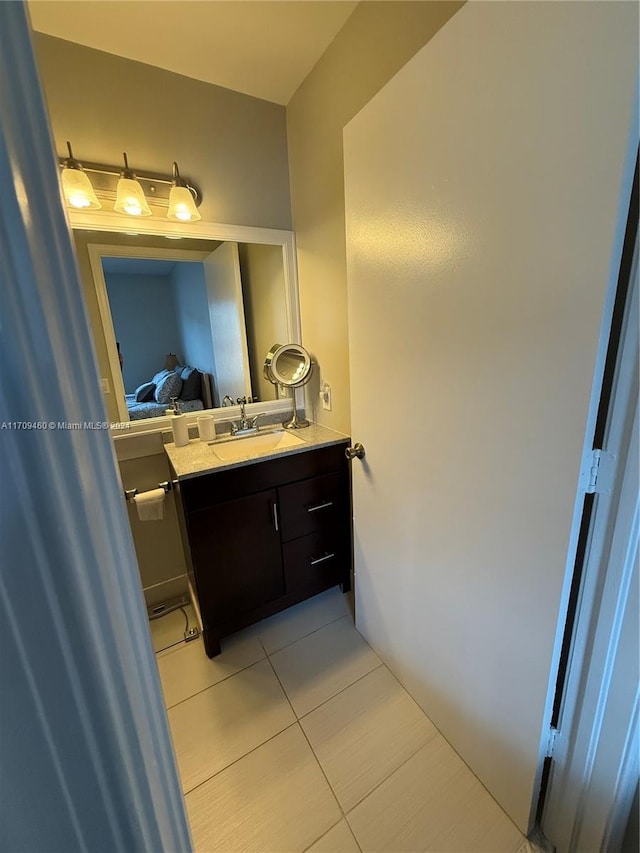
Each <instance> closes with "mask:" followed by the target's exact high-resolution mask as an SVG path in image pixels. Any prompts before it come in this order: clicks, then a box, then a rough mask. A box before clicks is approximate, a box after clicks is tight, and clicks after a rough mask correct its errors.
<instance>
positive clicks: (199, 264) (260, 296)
mask: <svg viewBox="0 0 640 853" xmlns="http://www.w3.org/2000/svg"><path fill="white" fill-rule="evenodd" d="M70 219H71V225H72V228H73V236H74V241H75V244H76V250H77V255H78V262H79V267H80V274H81V277H82V280H83V285H84V290H85V300H86V304H87V309H88V313H89V319H90V323H91V327H92V331H93V337H94V342H95V348H96V353H97V357H98V364H99V370H100V377H101V381H102V387H103V392H104V396H105V401H106V405H107V410H108V415H109V418H110V420H111V422H113V423H122V422H129V425H128V432H129V433H131V432H139V431H146V430H149V429H163V428H166V420H165V418H164V409H163V408H162V407H158V408H157V412H158V414H157V416H155V415H151V416H149V415H148V414H147V413H145V414H143V415H140V414H138V413H137V412H135V408H136V407H135V406H132V402H134V401H133V400H132V395H133V394H134V392H135V391H136V389H137V388H138V387H139V386H140V385H142V384H144V383H145V382H149V381H150V380H151V379H152V377H153V376H154V374H157V373H158V372H160V371H162V370H163V369H165V368H168V367H170V366H172V362H173V363H175V362H177V363H178V364H180V365H188V366H191V367H194V368H196V369H197V370H198V371H202V372H203V373H204V374H205V375H206V376H208V377H211V380H212V382H211V390H212V403H213V410H214V411H215V409H216V408H218V407H220V406H221V405H222V400H223V398H224V397H225V396H226V395H228V396H230V397H232V398H233V399H236V398H237V397H238V396H247V397H251V398H254V399H256V401H257V402H256V403H255V404H254V405H256V406H259V408H260V410H261V411H265V410H266V411H274V412H277V411H283V410H287V409H290V408H291V397H290V396H289V395H288V394H287V395H286V396H287V399H282V397H283V393H282V392H281V391H280V390H279V389H278V387H277V386H274V385H272V384H271V383H270V382H269V381H268V380H267V379H266V378H265V376H264V374H263V360H264V353H265V351H266V350H267V349H268V348H269V346H270V344H271V342H272V341H273V340H278V339H280V340H282V339H284V340H289V341H292V342H294V343H298V342H299V341H300V312H299V302H298V288H297V276H296V262H295V243H294V235H293V232H289V231H279V230H272V229H263V228H253V227H244V226H226V225H216V224H212V223H205V222H197V223H190V224H188V225H183V224H177V223H172V222H167V221H149V220H147V221H145V222H138V221H136V222H135V223H131V221H130V219H129V217H122V216H118V215H116V214H108V213H104V212H96V213H91V212H76V211H73V212H70ZM133 229H135V233H133ZM167 356H170V360H169V362H167ZM139 396H140V395H139ZM203 396H204V398H205V399H206V395H203ZM184 408H185V411H187V412H189V411H190V409H189V406H185V407H184ZM193 411H194V412H195V410H193ZM201 411H202V410H201V409H200V407H199V406H198V412H201ZM160 412H162V414H160ZM225 414H226V413H225ZM194 418H195V414H194Z"/></svg>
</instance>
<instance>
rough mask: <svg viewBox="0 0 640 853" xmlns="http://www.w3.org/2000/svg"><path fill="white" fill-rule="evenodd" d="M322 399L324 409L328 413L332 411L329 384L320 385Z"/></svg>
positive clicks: (322, 383)
mask: <svg viewBox="0 0 640 853" xmlns="http://www.w3.org/2000/svg"><path fill="white" fill-rule="evenodd" d="M320 399H321V400H322V408H323V409H325V410H326V411H327V412H330V411H331V385H329V383H328V382H321V383H320Z"/></svg>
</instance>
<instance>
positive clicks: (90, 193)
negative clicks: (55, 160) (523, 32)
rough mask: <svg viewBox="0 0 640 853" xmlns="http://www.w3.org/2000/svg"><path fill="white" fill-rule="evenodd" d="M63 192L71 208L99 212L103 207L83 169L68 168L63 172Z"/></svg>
mask: <svg viewBox="0 0 640 853" xmlns="http://www.w3.org/2000/svg"><path fill="white" fill-rule="evenodd" d="M62 191H63V193H64V197H65V199H66V201H67V204H70V205H71V207H77V208H80V209H82V210H99V209H100V208H101V207H102V205H101V204H100V202H99V201H98V198H97V196H96V194H95V192H94V189H93V187H92V185H91V181H90V180H89V178H88V176H87V175H86V174H85V172H83V171H82V169H79V168H71V167H68V166H67V167H65V168H64V169H63V170H62Z"/></svg>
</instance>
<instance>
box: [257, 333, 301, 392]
mask: <svg viewBox="0 0 640 853" xmlns="http://www.w3.org/2000/svg"><path fill="white" fill-rule="evenodd" d="M289 350H293V351H295V352H297V353H298V355H299V356H300V357H301V358H302V360H303V362H304V365H305V373H304V377H303V378H302V379H299V380H298V381H297V382H292V381H291V380H290V379H285V378H284V377H283V375H282V374H281V373H280V371H279V370H278V364H277V362H278V360H279V358H280V356H282V355H284V353H286V352H288V351H289ZM312 371H313V359H312V358H311V356H310V355H309V353H308V352H307V350H306V349H305V348H304V347H303V346H302V345H301V344H294V343H288V344H278V345H277V346H276V345H275V344H274V346H272V347H271V349H270V350H269V352H268V353H267V357H266V359H265V362H264V374H265V377H266V378H267V379H268V380H269V382H271V383H273V385H282V386H284V387H285V388H302V386H303V385H306V384H307V382H308V381H309V380H310V379H311V373H312Z"/></svg>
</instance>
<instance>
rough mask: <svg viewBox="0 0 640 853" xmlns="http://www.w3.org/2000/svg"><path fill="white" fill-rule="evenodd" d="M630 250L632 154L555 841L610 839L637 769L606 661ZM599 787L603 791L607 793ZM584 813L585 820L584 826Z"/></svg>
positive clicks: (626, 376)
mask: <svg viewBox="0 0 640 853" xmlns="http://www.w3.org/2000/svg"><path fill="white" fill-rule="evenodd" d="M638 252H639V244H638V160H637V159H636V167H635V174H634V180H633V191H632V195H631V202H630V206H629V214H628V218H627V223H626V231H625V239H624V246H623V251H622V258H621V263H620V272H619V277H618V283H617V288H616V294H615V303H614V306H613V312H612V317H611V322H610V324H609V335H608V342H607V353H606V360H605V365H604V371H603V377H602V382H601V389H600V394H599V399H598V401H597V402H598V411H597V417H596V421H595V425H594V430H593V432H592V434H591V435H592V438H591V446H592V448H597V449H598V450H599V451H600V452H601V457H600V462H599V468H598V471H597V479H596V483H595V485H594V484H593V480H592V483H591V484H589V483H586V482H584V483H583V490H582V491H581V495H582V498H583V509H582V516H581V519H580V535H579V540H578V547H577V553H576V560H575V568H574V571H573V577H572V581H571V593H570V600H569V607H568V612H567V619H566V622H565V625H564V636H563V640H562V652H561V655H560V661H559V667H558V676H557V679H556V681H555V684H554V702H553V711H552V716H551V721H550V726H551V737H550V748H549V750H548V754H547V756H546V758H545V768H544V773H543V779H542V784H541V789H540V797H539V800H538V805H537V815H536V816H537V821H538V823H539V824H540V825H541V828H542V830H543V831H544V832H545V835H548V836H549V839H550V841H551V842H552V843H553V844H556V843H558V844H559V849H561V850H563V851H564V850H571V851H573V850H575V849H580V846H577V847H576V845H580V844H581V843H587V842H588V843H589V844H590V845H593V843H596V842H595V839H594V838H593V837H592V836H591V837H589V838H588V839H581V833H582V832H583V831H586V832H591V833H593V832H594V831H596V830H597V831H598V832H599V833H601V835H600V839H599V841H598V842H597V843H598V846H599V848H600V845H602V847H601V849H607V850H608V849H617V846H619V844H620V842H621V840H622V836H623V834H624V830H625V826H626V821H627V819H628V816H629V811H630V808H631V802H632V800H633V796H634V793H635V788H636V785H637V778H638V759H637V752H638V746H639V741H638V733H637V726H638V713H639V703H640V691H638V690H636V691H635V696H623V695H622V694H621V693H620V687H619V685H618V687H617V688H616V684H615V682H614V680H613V676H614V667H615V666H616V663H618V665H619V664H620V661H621V660H622V659H623V656H624V655H625V653H626V654H629V649H628V648H627V647H625V646H623V644H622V640H621V631H622V626H623V621H624V618H625V614H626V613H627V608H628V607H630V606H632V604H633V599H632V596H633V589H634V584H637V564H636V565H635V568H634V558H635V560H636V561H637V550H638V513H639V502H638V487H637V465H634V464H632V465H631V466H629V465H627V467H626V469H625V466H624V462H625V461H628V458H629V456H630V455H631V458H633V454H632V450H633V446H634V443H635V444H637V440H638V435H637V429H638V427H637V418H638V391H637V359H638V324H637V312H638V287H639V285H638ZM634 416H635V421H634V420H633V419H634ZM632 423H634V427H632V426H631V424H632ZM634 429H635V432H634ZM591 459H592V460H593V454H591ZM630 469H634V470H630ZM625 478H626V479H625ZM585 489H586V493H585ZM616 537H622V543H623V544H622V545H621V546H620V547H621V549H622V550H621V552H620V553H623V554H624V558H622V559H621V563H620V576H619V577H617V578H616V583H615V584H614V580H613V578H611V577H610V576H609V573H610V571H611V564H610V562H609V560H610V553H611V549H612V548H613V543H614V542H615V541H616ZM618 556H619V557H620V554H618ZM634 572H635V575H634ZM634 578H635V579H634ZM612 585H613V588H612ZM636 595H637V591H636ZM627 618H629V616H628V615H627ZM637 663H638V662H637V659H635V658H634V659H633V661H632V665H633V664H635V665H636V669H637ZM627 665H629V664H627ZM635 683H637V678H636V679H635ZM611 702H613V703H615V705H616V707H617V709H618V711H619V713H620V716H621V717H622V720H618V731H619V727H620V725H622V726H624V727H625V728H624V736H623V737H622V738H621V742H618V743H616V742H615V738H614V737H612V732H611V731H608V730H607V728H606V726H605V725H604V719H605V712H606V708H607V706H608V703H611ZM602 750H604V752H605V754H606V755H607V757H608V767H609V771H610V772H611V771H614V768H615V771H614V776H615V784H613V785H612V784H610V780H605V779H604V771H603V769H602V768H601V766H600V765H599V764H598V763H597V754H598V753H600V754H602ZM634 757H635V758H634ZM599 780H601V784H600V786H599V794H598V801H599V806H600V807H601V808H602V814H603V815H604V816H606V818H605V817H601V819H600V822H598V820H597V819H596V818H595V817H594V816H593V815H589V814H588V813H587V811H588V810H586V803H587V800H588V797H589V793H590V791H591V789H592V788H593V786H594V785H596V784H597V783H598V781H599ZM603 791H608V792H609V797H608V798H607V797H606V796H605V795H603ZM590 822H591V827H590V828H587V829H586V830H585V827H589V823H590Z"/></svg>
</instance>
